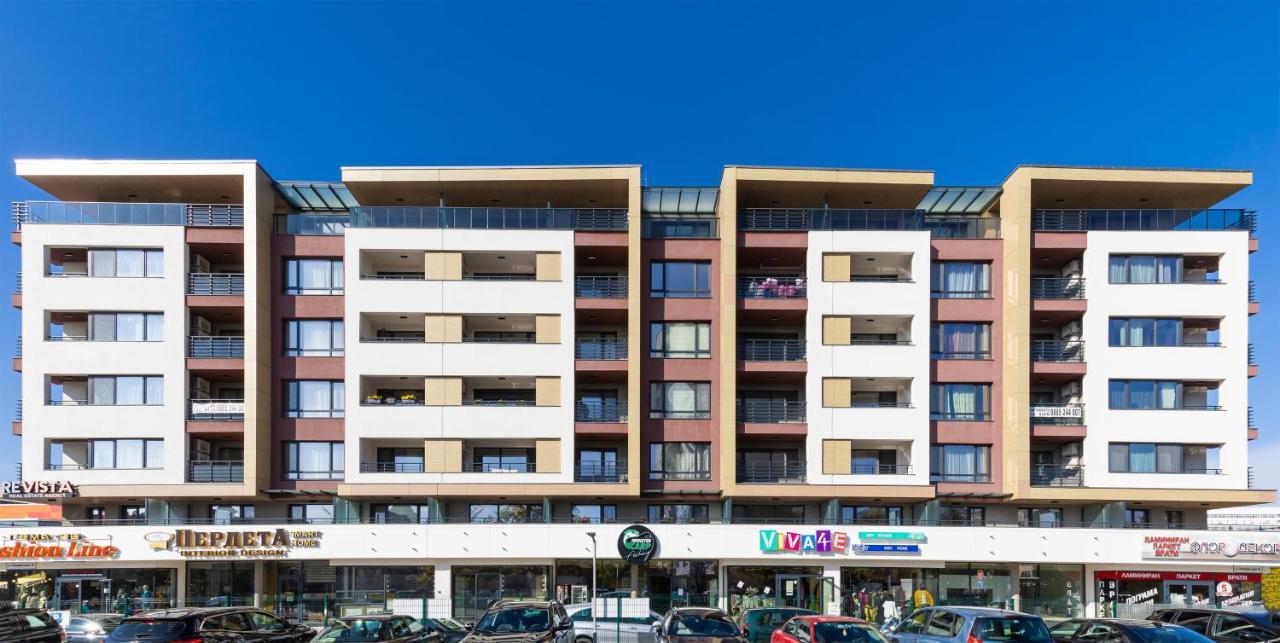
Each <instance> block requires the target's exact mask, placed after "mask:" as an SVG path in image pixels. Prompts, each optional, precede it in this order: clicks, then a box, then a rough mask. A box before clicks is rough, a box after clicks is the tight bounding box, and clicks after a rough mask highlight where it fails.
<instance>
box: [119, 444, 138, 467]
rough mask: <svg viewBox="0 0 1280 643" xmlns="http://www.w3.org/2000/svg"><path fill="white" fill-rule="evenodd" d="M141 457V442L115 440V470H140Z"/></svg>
mask: <svg viewBox="0 0 1280 643" xmlns="http://www.w3.org/2000/svg"><path fill="white" fill-rule="evenodd" d="M143 457H144V454H143V451H142V440H116V468H117V469H141V468H142V462H143Z"/></svg>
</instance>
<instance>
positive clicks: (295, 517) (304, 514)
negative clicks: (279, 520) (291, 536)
mask: <svg viewBox="0 0 1280 643" xmlns="http://www.w3.org/2000/svg"><path fill="white" fill-rule="evenodd" d="M289 522H290V523H293V524H306V525H328V524H331V523H332V522H333V505H331V504H327V505H321V504H306V505H289Z"/></svg>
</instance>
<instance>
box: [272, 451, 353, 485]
mask: <svg viewBox="0 0 1280 643" xmlns="http://www.w3.org/2000/svg"><path fill="white" fill-rule="evenodd" d="M345 457H346V455H345V453H344V452H343V450H342V443H341V442H285V443H284V477H285V479H286V480H341V479H342V472H343V468H344V459H345Z"/></svg>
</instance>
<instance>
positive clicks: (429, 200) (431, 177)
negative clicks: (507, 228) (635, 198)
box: [342, 165, 640, 208]
mask: <svg viewBox="0 0 1280 643" xmlns="http://www.w3.org/2000/svg"><path fill="white" fill-rule="evenodd" d="M639 178H640V166H638V165H604V166H574V167H570V166H531V167H344V168H342V183H343V184H344V185H346V186H347V189H348V190H350V191H351V195H352V196H354V197H355V199H356V200H357V201H359V202H360V205H366V206H367V205H386V206H396V205H404V206H413V205H418V206H435V205H439V203H440V201H441V199H442V198H443V200H444V203H445V205H448V206H471V207H504V208H517V207H546V206H547V204H548V203H550V204H551V206H552V207H580V208H625V207H627V206H628V199H629V195H628V188H629V186H630V184H631V182H633V181H635V182H637V184H638V180H639Z"/></svg>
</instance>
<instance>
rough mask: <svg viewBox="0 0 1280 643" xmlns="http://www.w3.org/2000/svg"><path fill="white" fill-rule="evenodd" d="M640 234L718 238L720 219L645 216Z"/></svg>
mask: <svg viewBox="0 0 1280 643" xmlns="http://www.w3.org/2000/svg"><path fill="white" fill-rule="evenodd" d="M640 236H641V237H643V238H645V239H717V238H719V237H720V220H719V219H717V218H715V217H644V218H643V219H641V220H640Z"/></svg>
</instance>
